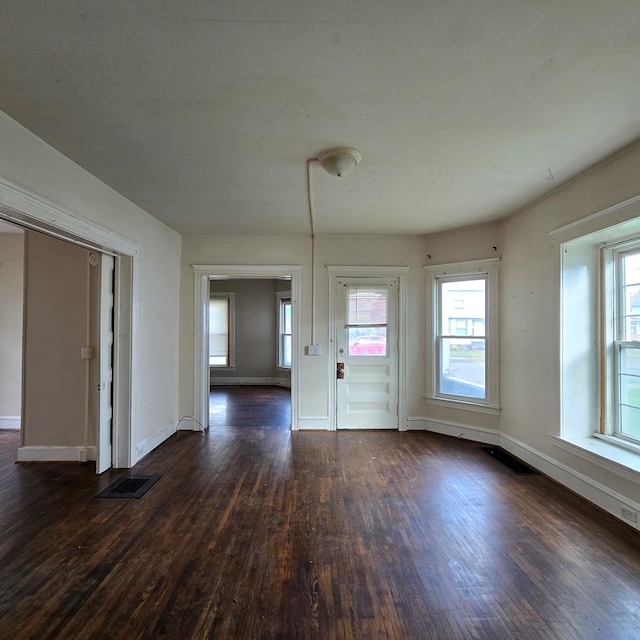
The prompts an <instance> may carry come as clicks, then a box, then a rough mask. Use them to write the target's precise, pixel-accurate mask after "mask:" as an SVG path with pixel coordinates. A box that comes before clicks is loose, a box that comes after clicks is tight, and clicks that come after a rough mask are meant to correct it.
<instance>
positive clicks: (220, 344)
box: [209, 293, 235, 368]
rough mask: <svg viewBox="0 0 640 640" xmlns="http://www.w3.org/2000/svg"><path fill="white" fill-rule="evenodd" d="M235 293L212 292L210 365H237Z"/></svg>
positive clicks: (229, 366)
mask: <svg viewBox="0 0 640 640" xmlns="http://www.w3.org/2000/svg"><path fill="white" fill-rule="evenodd" d="M234 318H235V294H234V293H212V294H211V297H210V299H209V366H210V367H226V368H231V367H233V366H235V339H234V325H235V322H234Z"/></svg>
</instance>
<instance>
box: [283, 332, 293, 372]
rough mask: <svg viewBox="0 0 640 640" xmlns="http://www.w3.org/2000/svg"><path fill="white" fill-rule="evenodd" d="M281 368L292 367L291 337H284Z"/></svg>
mask: <svg viewBox="0 0 640 640" xmlns="http://www.w3.org/2000/svg"><path fill="white" fill-rule="evenodd" d="M281 366H283V367H290V366H291V336H282V362H281Z"/></svg>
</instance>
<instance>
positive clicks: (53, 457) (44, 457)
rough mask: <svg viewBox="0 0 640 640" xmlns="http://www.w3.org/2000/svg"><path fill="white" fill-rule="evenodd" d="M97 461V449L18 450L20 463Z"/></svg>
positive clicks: (36, 448)
mask: <svg viewBox="0 0 640 640" xmlns="http://www.w3.org/2000/svg"><path fill="white" fill-rule="evenodd" d="M95 459H96V448H95V447H86V448H85V447H20V448H19V449H18V462H87V461H88V460H95Z"/></svg>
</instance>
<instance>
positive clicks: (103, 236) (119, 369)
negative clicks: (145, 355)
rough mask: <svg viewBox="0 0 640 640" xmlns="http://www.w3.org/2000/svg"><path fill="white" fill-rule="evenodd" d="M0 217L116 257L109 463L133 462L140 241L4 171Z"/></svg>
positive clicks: (123, 464)
mask: <svg viewBox="0 0 640 640" xmlns="http://www.w3.org/2000/svg"><path fill="white" fill-rule="evenodd" d="M0 219H3V220H7V221H8V222H13V223H14V224H17V225H19V226H21V227H24V228H27V229H33V230H34V231H40V232H41V233H44V234H47V235H49V236H53V237H55V238H60V239H61V240H65V241H66V242H71V243H72V244H77V245H79V246H82V247H85V248H87V249H92V250H93V251H98V252H100V253H107V254H110V255H112V256H113V257H114V258H115V291H114V324H116V323H117V332H116V326H114V333H115V335H116V336H117V338H116V339H115V342H114V354H113V385H114V387H113V443H112V444H113V447H112V464H113V466H114V467H117V468H129V467H131V462H132V460H133V457H132V451H131V439H132V438H131V430H132V425H133V407H134V406H135V404H134V397H133V395H134V388H133V386H132V380H134V379H135V371H136V368H137V367H136V357H135V348H134V346H135V344H136V341H137V339H136V338H137V300H138V296H137V271H138V256H139V253H140V246H139V245H138V244H136V243H135V242H132V241H131V240H129V239H128V238H124V237H123V236H120V235H118V234H116V233H114V232H113V231H110V230H109V229H106V228H104V227H102V226H100V225H98V224H96V223H95V222H92V221H90V220H88V219H86V218H82V217H81V216H79V215H78V214H76V213H74V212H72V211H70V210H68V209H65V208H64V207H62V206H61V205H59V204H57V203H55V202H53V201H51V200H48V199H47V198H44V197H43V196H41V195H39V194H37V193H35V192H33V191H30V190H28V189H25V188H24V187H21V186H20V185H17V184H15V183H13V182H11V181H10V180H7V179H6V178H3V177H2V176H0ZM100 306H101V308H102V307H103V304H102V301H101V305H100Z"/></svg>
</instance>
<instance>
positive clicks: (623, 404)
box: [618, 346, 640, 438]
mask: <svg viewBox="0 0 640 640" xmlns="http://www.w3.org/2000/svg"><path fill="white" fill-rule="evenodd" d="M618 393H619V401H620V425H619V431H620V433H622V434H624V435H628V436H632V437H635V438H640V349H633V348H628V347H624V346H622V347H620V375H619V379H618Z"/></svg>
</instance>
